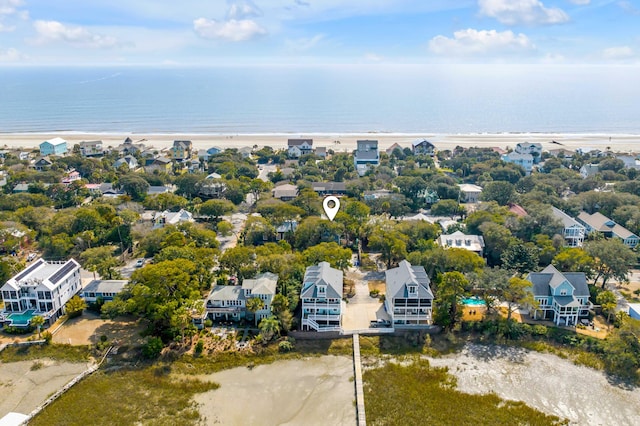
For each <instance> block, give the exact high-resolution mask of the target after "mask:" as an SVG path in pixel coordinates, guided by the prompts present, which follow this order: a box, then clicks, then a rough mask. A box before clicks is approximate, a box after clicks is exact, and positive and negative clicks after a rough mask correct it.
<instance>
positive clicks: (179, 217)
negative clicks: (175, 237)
mask: <svg viewBox="0 0 640 426" xmlns="http://www.w3.org/2000/svg"><path fill="white" fill-rule="evenodd" d="M160 218H164V223H165V224H167V225H172V224H176V223H180V222H193V215H192V214H191V213H190V212H188V211H186V210H185V209H180V211H177V212H170V211H168V210H165V211H163V212H157V213H156V214H155V216H154V220H158V219H160Z"/></svg>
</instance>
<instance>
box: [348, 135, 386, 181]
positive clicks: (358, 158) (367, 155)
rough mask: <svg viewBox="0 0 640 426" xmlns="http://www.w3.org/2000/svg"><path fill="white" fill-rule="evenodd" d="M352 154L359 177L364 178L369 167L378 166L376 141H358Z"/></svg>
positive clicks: (378, 157)
mask: <svg viewBox="0 0 640 426" xmlns="http://www.w3.org/2000/svg"><path fill="white" fill-rule="evenodd" d="M357 144H358V145H357V148H356V150H355V151H354V153H353V162H354V164H355V167H356V172H358V175H359V176H364V175H365V174H366V173H367V170H369V168H371V167H376V166H377V165H378V164H380V153H379V152H378V141H377V140H359V141H357Z"/></svg>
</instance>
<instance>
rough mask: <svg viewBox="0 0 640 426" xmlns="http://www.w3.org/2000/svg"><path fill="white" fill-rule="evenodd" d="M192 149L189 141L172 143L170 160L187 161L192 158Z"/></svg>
mask: <svg viewBox="0 0 640 426" xmlns="http://www.w3.org/2000/svg"><path fill="white" fill-rule="evenodd" d="M192 148H193V144H192V143H191V141H173V146H172V147H171V158H172V159H173V160H178V161H182V160H188V159H190V158H191V156H192Z"/></svg>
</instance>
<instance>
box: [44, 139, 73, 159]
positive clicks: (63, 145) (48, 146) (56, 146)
mask: <svg viewBox="0 0 640 426" xmlns="http://www.w3.org/2000/svg"><path fill="white" fill-rule="evenodd" d="M66 153H67V141H66V140H64V139H62V138H53V139H49V140H48V141H44V142H42V143H41V144H40V155H41V156H43V157H46V156H47V155H64V154H66Z"/></svg>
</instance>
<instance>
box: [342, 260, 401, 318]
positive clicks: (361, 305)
mask: <svg viewBox="0 0 640 426" xmlns="http://www.w3.org/2000/svg"><path fill="white" fill-rule="evenodd" d="M367 278H369V276H365V274H364V273H362V271H360V270H359V269H358V268H351V269H349V271H348V272H347V279H351V280H353V281H354V282H355V293H356V294H355V296H353V297H352V298H350V299H347V300H348V301H349V303H347V305H346V308H345V312H344V314H343V315H342V329H343V330H363V329H367V328H370V324H371V321H375V320H378V319H385V320H389V315H388V314H387V313H386V312H385V310H384V304H383V303H380V299H378V298H375V297H371V296H369V285H368V279H367Z"/></svg>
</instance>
